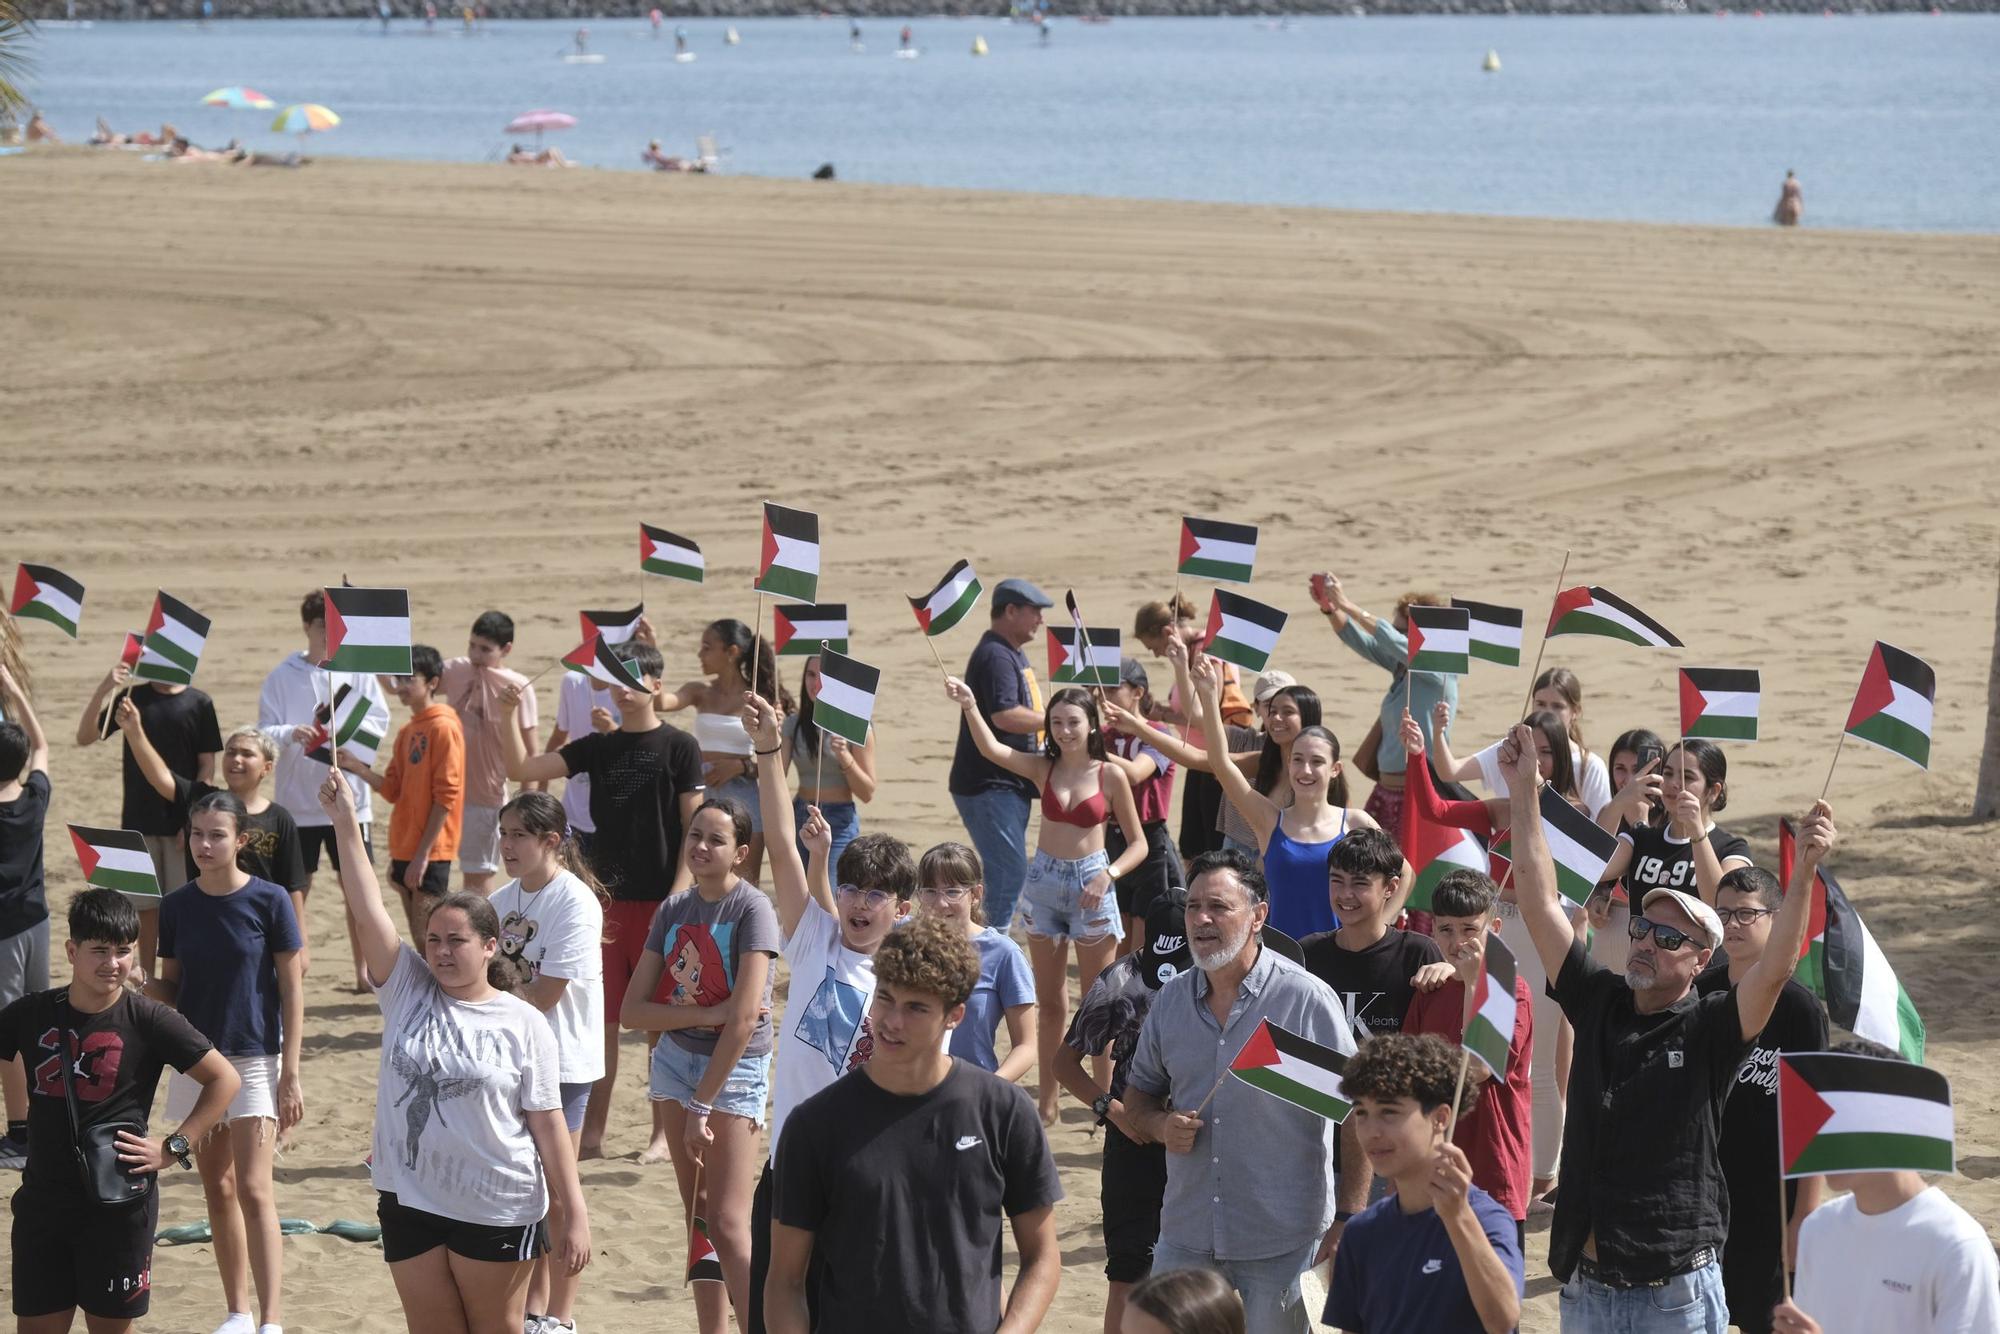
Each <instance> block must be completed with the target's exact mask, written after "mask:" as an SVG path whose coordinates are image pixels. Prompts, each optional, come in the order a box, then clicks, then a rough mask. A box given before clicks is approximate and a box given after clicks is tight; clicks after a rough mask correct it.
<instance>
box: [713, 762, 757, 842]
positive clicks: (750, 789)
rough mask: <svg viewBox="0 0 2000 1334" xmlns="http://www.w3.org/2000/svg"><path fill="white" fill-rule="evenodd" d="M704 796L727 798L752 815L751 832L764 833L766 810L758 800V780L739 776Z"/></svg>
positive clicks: (719, 785)
mask: <svg viewBox="0 0 2000 1334" xmlns="http://www.w3.org/2000/svg"><path fill="white" fill-rule="evenodd" d="M704 795H706V796H710V797H727V798H729V799H730V800H731V801H733V802H735V803H736V804H737V805H739V806H741V807H742V808H743V809H744V810H746V811H748V812H749V813H750V832H751V833H753V834H761V833H763V832H764V808H763V806H762V805H761V804H760V803H759V802H758V799H757V780H756V779H754V778H749V777H745V776H744V775H742V774H738V775H737V776H736V777H734V778H732V779H730V780H729V781H728V782H726V783H721V784H718V785H716V786H715V787H711V788H710V789H709V790H708V791H707V793H705V794H704Z"/></svg>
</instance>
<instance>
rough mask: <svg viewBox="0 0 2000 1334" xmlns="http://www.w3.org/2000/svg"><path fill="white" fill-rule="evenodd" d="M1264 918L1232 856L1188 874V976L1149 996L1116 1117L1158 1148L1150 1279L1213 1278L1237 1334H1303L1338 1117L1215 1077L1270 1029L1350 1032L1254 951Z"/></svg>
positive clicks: (1348, 1049) (1275, 961)
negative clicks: (1160, 1197) (1161, 1180)
mask: <svg viewBox="0 0 2000 1334" xmlns="http://www.w3.org/2000/svg"><path fill="white" fill-rule="evenodd" d="M1269 912H1270V902H1269V892H1268V890H1267V889H1266V887H1265V884H1264V875H1263V872H1262V871H1260V870H1258V869H1257V865H1256V863H1255V862H1254V861H1252V860H1251V859H1250V858H1249V857H1247V856H1245V855H1243V854H1242V853H1240V852H1232V851H1227V850H1225V851H1221V852H1210V853H1205V854H1203V855H1202V856H1200V857H1197V858H1196V859H1195V861H1194V864H1193V865H1192V866H1190V867H1189V868H1188V901H1187V931H1188V949H1189V952H1190V954H1191V955H1192V956H1193V959H1194V967H1192V968H1190V969H1188V970H1187V971H1186V972H1184V973H1182V974H1181V975H1180V976H1179V977H1176V978H1175V979H1173V980H1172V981H1171V982H1168V983H1167V984H1166V985H1165V986H1163V987H1161V988H1160V992H1159V995H1158V996H1157V997H1155V998H1154V1000H1153V1008H1152V1010H1151V1011H1150V1012H1149V1013H1148V1014H1147V1015H1146V1022H1145V1025H1144V1027H1143V1028H1141V1029H1140V1031H1139V1043H1138V1047H1137V1049H1136V1050H1135V1051H1134V1052H1133V1053H1132V1060H1131V1063H1130V1066H1129V1073H1128V1075H1127V1077H1126V1086H1125V1107H1126V1116H1127V1119H1128V1120H1129V1121H1130V1122H1131V1123H1132V1127H1133V1129H1134V1130H1135V1131H1137V1133H1138V1136H1140V1137H1143V1138H1144V1139H1145V1140H1146V1141H1147V1142H1155V1143H1161V1144H1164V1145H1166V1148H1167V1190H1166V1197H1165V1200H1164V1202H1163V1205H1162V1208H1161V1211H1160V1239H1159V1242H1158V1243H1157V1244H1156V1245H1155V1247H1154V1250H1153V1272H1154V1273H1156V1274H1159V1273H1165V1272H1166V1271H1168V1270H1172V1269H1192V1268H1196V1267H1206V1268H1213V1269H1217V1270H1220V1271H1221V1273H1222V1275H1223V1277H1224V1278H1226V1279H1227V1280H1228V1281H1229V1283H1230V1286H1232V1287H1233V1288H1235V1289H1236V1291H1237V1292H1238V1293H1239V1294H1240V1295H1241V1296H1242V1298H1243V1307H1244V1316H1245V1329H1246V1331H1247V1334H1306V1331H1307V1330H1308V1329H1309V1328H1310V1327H1311V1326H1310V1324H1309V1321H1310V1319H1311V1313H1310V1312H1308V1311H1307V1310H1306V1307H1305V1303H1304V1302H1303V1301H1302V1300H1301V1299H1300V1296H1299V1275H1300V1274H1302V1273H1304V1272H1305V1271H1306V1270H1307V1269H1310V1268H1311V1267H1312V1266H1313V1265H1314V1264H1317V1263H1318V1262H1319V1261H1320V1260H1323V1259H1325V1258H1326V1257H1327V1256H1329V1255H1331V1254H1332V1253H1333V1248H1334V1246H1335V1245H1336V1244H1337V1243H1338V1242H1339V1240H1340V1229H1341V1227H1342V1225H1343V1224H1344V1222H1345V1220H1344V1219H1342V1220H1339V1221H1336V1219H1335V1215H1334V1170H1333V1130H1334V1127H1333V1123H1332V1122H1331V1121H1328V1120H1325V1119H1324V1118H1322V1117H1319V1116H1315V1115H1314V1114H1313V1113H1311V1112H1308V1111H1305V1110H1304V1109H1302V1108H1299V1107H1295V1106H1293V1105H1292V1104H1291V1103H1288V1102H1285V1101H1283V1100H1281V1099H1279V1098H1274V1097H1272V1096H1271V1095H1270V1094H1268V1093H1264V1092H1261V1091H1259V1090H1258V1089H1255V1088H1252V1087H1251V1086H1250V1085H1248V1084H1245V1083H1243V1082H1242V1081H1240V1080H1234V1079H1228V1078H1225V1076H1226V1075H1227V1073H1228V1071H1229V1066H1230V1063H1231V1062H1232V1061H1233V1060H1234V1059H1235V1058H1236V1054H1237V1053H1238V1052H1239V1051H1241V1050H1242V1049H1243V1044H1244V1043H1245V1042H1247V1041H1248V1040H1249V1039H1250V1037H1251V1035H1252V1034H1254V1033H1255V1032H1256V1031H1257V1026H1258V1025H1259V1024H1260V1023H1262V1022H1263V1021H1265V1020H1267V1019H1268V1020H1270V1021H1271V1022H1272V1023H1273V1024H1276V1025H1278V1026H1280V1027H1282V1028H1284V1029H1286V1030H1288V1031H1290V1032H1292V1033H1296V1034H1298V1035H1299V1036H1301V1037H1305V1038H1310V1039H1311V1040H1312V1041H1314V1042H1317V1043H1320V1044H1321V1045H1323V1046H1327V1047H1331V1048H1333V1049H1334V1050H1335V1051H1338V1052H1340V1053H1342V1054H1343V1055H1352V1054H1353V1053H1354V1038H1353V1035H1352V1032H1351V1031H1350V1029H1349V1026H1348V1023H1347V1017H1346V1013H1345V1011H1344V1010H1342V1008H1341V1004H1340V999H1339V998H1338V997H1337V996H1335V995H1334V994H1333V992H1332V991H1331V990H1330V989H1328V987H1327V985H1326V984H1325V983H1324V982H1321V981H1320V980H1319V979H1318V978H1316V977H1314V976H1313V975H1312V974H1310V973H1308V972H1306V970H1305V969H1304V968H1302V967H1300V966H1299V965H1297V964H1295V963H1293V962H1292V961H1291V960H1289V959H1286V958H1282V957H1280V956H1279V954H1278V952H1277V951H1276V950H1274V949H1272V948H1270V947H1269V946H1267V945H1265V944H1264V943H1263V941H1262V933H1263V930H1264V919H1265V918H1266V916H1268V914H1269ZM1358 1170H1360V1171H1362V1172H1366V1171H1367V1170H1368V1167H1367V1164H1365V1163H1364V1164H1361V1165H1360V1167H1359V1169H1358Z"/></svg>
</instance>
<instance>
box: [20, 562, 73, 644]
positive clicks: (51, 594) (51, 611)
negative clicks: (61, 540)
mask: <svg viewBox="0 0 2000 1334" xmlns="http://www.w3.org/2000/svg"><path fill="white" fill-rule="evenodd" d="M7 610H8V611H9V612H12V613H13V614H14V615H16V616H32V617H34V618H35V619H36V620H38V621H47V622H48V623H49V624H50V625H53V626H55V627H56V628H57V629H59V630H61V631H62V632H63V633H64V634H66V635H68V636H69V637H70V638H71V639H75V638H76V627H77V623H78V622H79V621H81V620H82V619H83V585H82V584H80V583H78V582H77V581H76V580H74V579H72V578H70V577H69V576H68V575H66V574H64V573H63V572H62V571H61V570H58V569H57V568H55V566H53V565H30V564H28V563H27V562H26V561H23V562H22V563H21V568H20V569H19V570H18V571H16V572H15V574H14V600H13V601H12V602H11V603H9V604H8V607H7Z"/></svg>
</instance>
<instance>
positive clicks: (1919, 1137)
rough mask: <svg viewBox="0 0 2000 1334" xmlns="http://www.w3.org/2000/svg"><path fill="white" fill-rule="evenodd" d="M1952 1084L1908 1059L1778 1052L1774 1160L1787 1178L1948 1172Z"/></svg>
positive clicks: (1952, 1165)
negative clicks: (1864, 1173)
mask: <svg viewBox="0 0 2000 1334" xmlns="http://www.w3.org/2000/svg"><path fill="white" fill-rule="evenodd" d="M1954 1131H1955V1126H1954V1124H1953V1118H1952V1106H1951V1084H1950V1082H1949V1081H1948V1080H1946V1079H1945V1077H1944V1076H1943V1075H1942V1074H1939V1073H1938V1072H1937V1071H1935V1070H1931V1069H1927V1068H1925V1067H1924V1066H1921V1065H1912V1064H1910V1063H1909V1062H1907V1061H1892V1060H1885V1059H1883V1058H1881V1057H1876V1056H1861V1055H1857V1054H1854V1053H1850V1052H1798V1053H1792V1052H1780V1053H1778V1140H1779V1143H1778V1161H1779V1163H1780V1164H1781V1165H1782V1170H1783V1173H1784V1175H1785V1176H1787V1177H1808V1176H1819V1175H1821V1174H1822V1173H1826V1172H1953V1171H1956V1170H1958V1164H1957V1156H1956V1154H1955V1152H1954V1143H1953V1141H1954V1139H1955V1134H1954Z"/></svg>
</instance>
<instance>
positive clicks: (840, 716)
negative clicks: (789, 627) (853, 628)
mask: <svg viewBox="0 0 2000 1334" xmlns="http://www.w3.org/2000/svg"><path fill="white" fill-rule="evenodd" d="M881 684H882V672H881V669H879V668H876V667H870V666H869V665H868V664H867V663H865V662H857V661H855V660H854V659H853V658H850V657H848V656H847V655H846V654H844V653H838V652H835V651H833V650H831V649H829V650H828V651H827V652H825V653H822V654H820V657H819V694H817V695H815V696H814V697H813V722H814V723H816V724H817V725H818V726H819V728H820V729H821V730H822V731H826V732H831V733H833V734H834V735H835V736H837V737H840V738H842V739H844V740H845V741H847V742H848V743H849V744H851V745H856V746H865V745H867V744H868V724H869V722H870V720H872V719H873V718H874V717H875V694H876V691H877V690H878V689H879V688H880V687H881Z"/></svg>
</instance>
